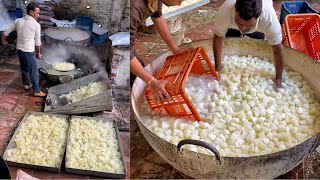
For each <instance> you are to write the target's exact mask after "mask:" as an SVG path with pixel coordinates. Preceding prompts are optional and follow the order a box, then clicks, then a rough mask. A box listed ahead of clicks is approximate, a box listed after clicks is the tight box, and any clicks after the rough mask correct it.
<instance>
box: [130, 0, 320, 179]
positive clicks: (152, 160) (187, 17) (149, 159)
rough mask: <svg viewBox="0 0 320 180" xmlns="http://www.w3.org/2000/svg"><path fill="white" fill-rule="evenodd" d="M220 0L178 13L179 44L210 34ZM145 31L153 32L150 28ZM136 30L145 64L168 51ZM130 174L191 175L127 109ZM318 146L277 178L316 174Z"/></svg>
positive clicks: (153, 35) (157, 38) (152, 37)
mask: <svg viewBox="0 0 320 180" xmlns="http://www.w3.org/2000/svg"><path fill="white" fill-rule="evenodd" d="M222 2H223V1H218V2H217V3H211V4H208V5H206V6H202V7H199V8H197V9H194V10H192V11H189V12H186V13H184V14H183V15H182V27H181V29H180V30H179V31H178V32H176V33H174V34H173V36H174V39H175V41H176V42H177V43H178V44H183V40H184V39H185V38H190V39H191V40H192V41H197V40H203V39H208V38H212V37H213V33H214V25H213V21H214V15H215V12H216V11H217V9H218V7H220V5H221V4H222ZM308 2H310V3H311V6H312V7H313V8H315V9H316V10H317V11H319V12H320V1H319V0H313V1H308ZM274 7H275V10H276V12H277V14H278V15H280V9H281V1H274ZM145 32H148V33H150V32H154V31H151V30H150V28H148V29H147V31H145ZM148 33H144V32H140V33H139V34H138V36H136V45H135V47H136V50H137V52H138V54H139V55H140V57H141V58H142V59H143V61H144V62H145V63H146V64H147V63H149V62H150V61H152V60H153V59H155V58H156V57H158V56H160V55H161V54H163V53H165V52H167V51H169V48H168V47H167V45H166V44H165V42H164V41H163V40H162V39H161V37H160V36H159V34H156V33H151V34H148ZM130 117H131V119H130V121H131V127H130V132H131V147H130V155H131V178H139V179H143V178H153V179H170V178H179V179H180V178H181V179H190V178H191V177H189V176H187V175H185V174H183V173H181V172H179V171H178V170H177V169H175V168H173V167H172V166H171V165H170V164H168V163H167V162H166V161H164V160H163V159H162V158H161V157H160V156H159V155H158V154H157V153H156V152H155V151H154V150H153V149H152V147H151V146H150V145H149V144H148V142H147V141H146V139H145V138H144V137H143V135H142V133H141V131H140V130H139V128H138V126H137V123H136V122H135V118H134V115H133V112H132V110H131V116H130ZM319 152H320V149H319V150H318V151H316V152H314V153H312V154H311V155H310V156H309V157H308V158H307V159H306V160H305V161H304V162H303V163H301V164H300V165H298V166H297V167H296V168H295V169H293V170H292V171H290V172H288V173H287V174H285V175H283V176H281V177H279V178H287V179H301V178H312V179H314V178H315V179H319V178H320V168H319V167H320V153H319Z"/></svg>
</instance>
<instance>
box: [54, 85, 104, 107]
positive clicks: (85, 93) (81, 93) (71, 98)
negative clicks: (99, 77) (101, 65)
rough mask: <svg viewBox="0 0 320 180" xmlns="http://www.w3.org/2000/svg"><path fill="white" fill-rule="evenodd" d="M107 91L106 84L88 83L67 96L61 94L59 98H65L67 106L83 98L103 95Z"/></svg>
mask: <svg viewBox="0 0 320 180" xmlns="http://www.w3.org/2000/svg"><path fill="white" fill-rule="evenodd" d="M106 90H107V85H106V82H104V81H98V82H92V83H89V84H88V85H87V86H82V87H80V88H78V89H76V90H74V91H72V92H69V93H68V94H62V95H61V96H60V98H64V97H65V98H66V99H67V101H68V104H71V103H75V102H78V101H80V100H83V99H85V98H88V97H91V96H95V95H97V94H100V93H103V92H105V91H106Z"/></svg>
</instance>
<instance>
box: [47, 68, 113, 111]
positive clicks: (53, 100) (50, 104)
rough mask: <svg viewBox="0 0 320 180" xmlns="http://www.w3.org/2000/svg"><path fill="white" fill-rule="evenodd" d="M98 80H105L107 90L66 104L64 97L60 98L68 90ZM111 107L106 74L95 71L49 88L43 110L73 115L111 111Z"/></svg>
mask: <svg viewBox="0 0 320 180" xmlns="http://www.w3.org/2000/svg"><path fill="white" fill-rule="evenodd" d="M98 81H103V82H105V84H106V86H107V90H106V91H105V92H103V93H100V94H97V95H94V96H91V97H88V98H85V99H83V100H80V101H77V102H74V103H71V104H68V102H67V100H66V98H60V96H61V95H62V94H68V93H69V92H72V91H74V90H76V89H78V88H80V87H83V86H86V85H88V84H89V83H91V82H98ZM112 108H113V103H112V89H111V85H110V82H109V79H108V77H107V74H105V73H95V74H91V75H88V76H85V77H82V78H79V79H76V80H74V81H72V82H70V83H66V84H59V85H57V86H53V87H51V88H49V90H48V95H47V98H46V103H45V108H44V111H45V112H52V113H60V114H68V115H73V114H82V113H91V112H98V111H111V110H112Z"/></svg>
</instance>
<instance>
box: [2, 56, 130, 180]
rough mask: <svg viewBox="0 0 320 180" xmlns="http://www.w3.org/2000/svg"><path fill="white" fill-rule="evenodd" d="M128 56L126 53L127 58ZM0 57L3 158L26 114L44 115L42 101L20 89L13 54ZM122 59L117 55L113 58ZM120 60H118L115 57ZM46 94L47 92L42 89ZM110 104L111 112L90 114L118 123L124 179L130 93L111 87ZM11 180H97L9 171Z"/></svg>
mask: <svg viewBox="0 0 320 180" xmlns="http://www.w3.org/2000/svg"><path fill="white" fill-rule="evenodd" d="M127 53H128V52H126V54H127ZM8 54H10V53H6V54H2V53H1V54H0V102H1V103H0V155H2V154H3V153H4V151H5V148H6V147H7V144H8V142H9V141H10V138H11V136H12V135H13V133H14V130H15V128H16V127H17V126H18V125H19V122H20V121H21V119H22V117H23V116H24V115H25V113H26V112H28V111H37V112H43V108H44V103H43V101H44V100H45V99H44V98H39V97H33V96H32V92H31V91H25V90H24V89H23V85H22V80H21V73H20V71H21V70H20V66H19V61H18V58H17V56H16V55H15V52H13V55H11V56H7V55H8ZM118 56H120V57H121V56H122V55H121V54H118V55H117V56H115V57H116V58H117V57H118ZM118 58H119V57H118ZM42 90H43V91H46V88H42ZM113 104H114V108H113V110H112V112H107V111H104V112H99V113H95V114H93V116H97V117H106V118H112V119H116V120H117V124H118V126H119V129H120V136H121V142H122V147H123V150H124V154H125V161H126V167H127V176H126V178H129V177H130V176H129V172H130V166H129V165H130V158H129V157H130V156H129V155H130V151H129V146H130V144H129V143H130V142H129V140H130V132H129V111H128V109H129V89H126V88H116V87H113ZM9 169H10V173H11V177H12V178H13V179H15V178H16V172H17V170H18V169H22V170H23V171H25V172H26V173H28V174H30V175H32V176H34V177H37V178H40V179H52V178H55V179H91V178H93V179H96V178H98V177H93V176H83V175H77V174H68V173H64V172H63V170H62V172H60V173H50V172H45V171H38V170H32V169H27V168H18V167H12V166H10V167H9Z"/></svg>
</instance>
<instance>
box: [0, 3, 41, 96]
mask: <svg viewBox="0 0 320 180" xmlns="http://www.w3.org/2000/svg"><path fill="white" fill-rule="evenodd" d="M39 15H40V7H39V6H38V5H37V4H36V3H34V2H31V3H30V4H28V6H27V15H26V16H24V17H23V18H19V19H17V20H16V21H15V22H14V23H13V24H12V25H11V26H10V27H9V28H8V29H7V30H6V31H4V32H3V36H2V39H1V43H2V45H4V46H5V45H7V42H6V38H7V36H8V35H9V33H10V32H12V31H14V30H16V31H17V45H16V49H17V50H18V57H19V61H20V68H21V71H22V73H21V74H22V82H23V84H24V89H25V90H28V89H30V88H31V87H32V88H33V95H34V96H38V97H44V96H46V93H43V92H42V91H40V87H39V74H38V67H37V62H36V58H38V59H40V58H41V53H40V46H41V36H40V34H41V27H40V24H39V23H38V22H37V19H38V18H39ZM34 52H36V53H34ZM29 75H30V79H31V83H30V79H29Z"/></svg>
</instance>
